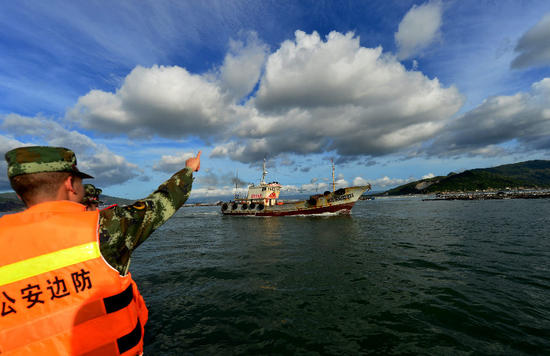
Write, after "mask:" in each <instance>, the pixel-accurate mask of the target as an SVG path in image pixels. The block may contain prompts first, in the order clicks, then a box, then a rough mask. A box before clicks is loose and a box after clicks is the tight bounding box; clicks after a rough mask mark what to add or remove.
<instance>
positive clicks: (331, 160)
mask: <svg viewBox="0 0 550 356" xmlns="http://www.w3.org/2000/svg"><path fill="white" fill-rule="evenodd" d="M330 163H332V192H333V193H334V190H335V188H334V187H335V184H334V160H333V159H332V158H331V159H330Z"/></svg>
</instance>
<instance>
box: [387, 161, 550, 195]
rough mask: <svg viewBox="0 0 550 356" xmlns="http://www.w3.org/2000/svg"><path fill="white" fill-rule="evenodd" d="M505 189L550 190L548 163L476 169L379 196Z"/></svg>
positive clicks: (533, 162)
mask: <svg viewBox="0 0 550 356" xmlns="http://www.w3.org/2000/svg"><path fill="white" fill-rule="evenodd" d="M506 188H512V189H514V188H528V189H541V188H550V161H542V160H536V161H526V162H520V163H515V164H506V165H503V166H498V167H492V168H478V169H471V170H467V171H464V172H462V173H449V174H448V175H447V176H439V177H433V178H428V179H422V180H418V181H416V182H411V183H408V184H404V185H402V186H399V187H397V188H393V189H390V190H388V191H386V192H385V193H383V195H407V194H427V193H439V192H459V191H476V190H502V189H506Z"/></svg>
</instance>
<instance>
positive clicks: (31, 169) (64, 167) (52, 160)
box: [6, 146, 93, 178]
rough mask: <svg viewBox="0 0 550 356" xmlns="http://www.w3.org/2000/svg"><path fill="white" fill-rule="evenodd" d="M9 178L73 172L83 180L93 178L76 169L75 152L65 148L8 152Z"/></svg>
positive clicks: (33, 148) (35, 147)
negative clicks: (23, 175)
mask: <svg viewBox="0 0 550 356" xmlns="http://www.w3.org/2000/svg"><path fill="white" fill-rule="evenodd" d="M6 161H8V177H9V178H13V177H15V176H18V175H22V174H31V173H42V172H71V173H74V174H76V175H77V176H79V177H82V178H93V177H92V176H90V175H88V174H86V173H82V172H80V171H79V170H78V168H77V167H76V156H75V154H74V152H73V151H71V150H69V149H66V148H63V147H49V146H29V147H19V148H16V149H13V150H11V151H8V152H6Z"/></svg>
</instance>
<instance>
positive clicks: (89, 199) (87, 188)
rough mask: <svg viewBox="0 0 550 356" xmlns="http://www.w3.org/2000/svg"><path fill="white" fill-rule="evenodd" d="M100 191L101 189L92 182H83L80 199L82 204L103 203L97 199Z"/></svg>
mask: <svg viewBox="0 0 550 356" xmlns="http://www.w3.org/2000/svg"><path fill="white" fill-rule="evenodd" d="M101 192H102V190H101V189H99V188H96V187H95V186H94V185H93V184H84V198H83V199H82V204H84V205H86V206H90V205H93V204H97V205H99V204H101V203H103V202H102V201H101V200H99V195H100V194H101Z"/></svg>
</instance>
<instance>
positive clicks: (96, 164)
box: [0, 114, 139, 187]
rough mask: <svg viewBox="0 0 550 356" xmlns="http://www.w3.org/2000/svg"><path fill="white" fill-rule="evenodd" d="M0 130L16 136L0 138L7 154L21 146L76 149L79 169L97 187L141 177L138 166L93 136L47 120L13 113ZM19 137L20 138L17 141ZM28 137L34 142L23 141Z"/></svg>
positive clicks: (0, 122)
mask: <svg viewBox="0 0 550 356" xmlns="http://www.w3.org/2000/svg"><path fill="white" fill-rule="evenodd" d="M0 129H3V130H5V131H7V132H10V133H11V134H12V135H13V137H14V139H6V137H3V136H0V149H6V151H7V150H8V149H11V148H16V147H19V146H34V145H48V146H57V147H66V148H69V149H71V150H73V151H74V152H75V154H76V157H77V161H78V167H79V169H80V170H81V171H83V172H86V173H88V174H91V175H92V176H94V178H95V179H94V180H93V182H94V185H97V186H98V187H106V186H110V185H114V184H119V183H124V182H126V181H128V180H130V179H132V178H135V177H137V176H138V172H139V168H138V166H137V165H135V164H133V163H130V162H127V161H126V159H125V158H124V157H122V156H119V155H116V154H114V153H113V152H111V151H110V150H109V149H108V148H107V147H105V146H104V145H101V144H97V143H95V142H94V141H93V140H92V139H91V138H90V137H88V136H86V135H84V134H81V133H80V132H77V131H74V130H73V131H71V130H67V129H65V128H64V127H63V126H62V125H61V124H59V123H58V122H56V121H53V120H50V119H47V118H44V117H26V116H21V115H16V114H10V115H6V116H3V117H0ZM18 137H21V139H17V138H18ZM27 137H32V139H30V140H29V141H27V140H26V139H24V138H27ZM16 139H17V140H16ZM6 142H7V145H6V144H5V143H6ZM0 185H1V183H0Z"/></svg>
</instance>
